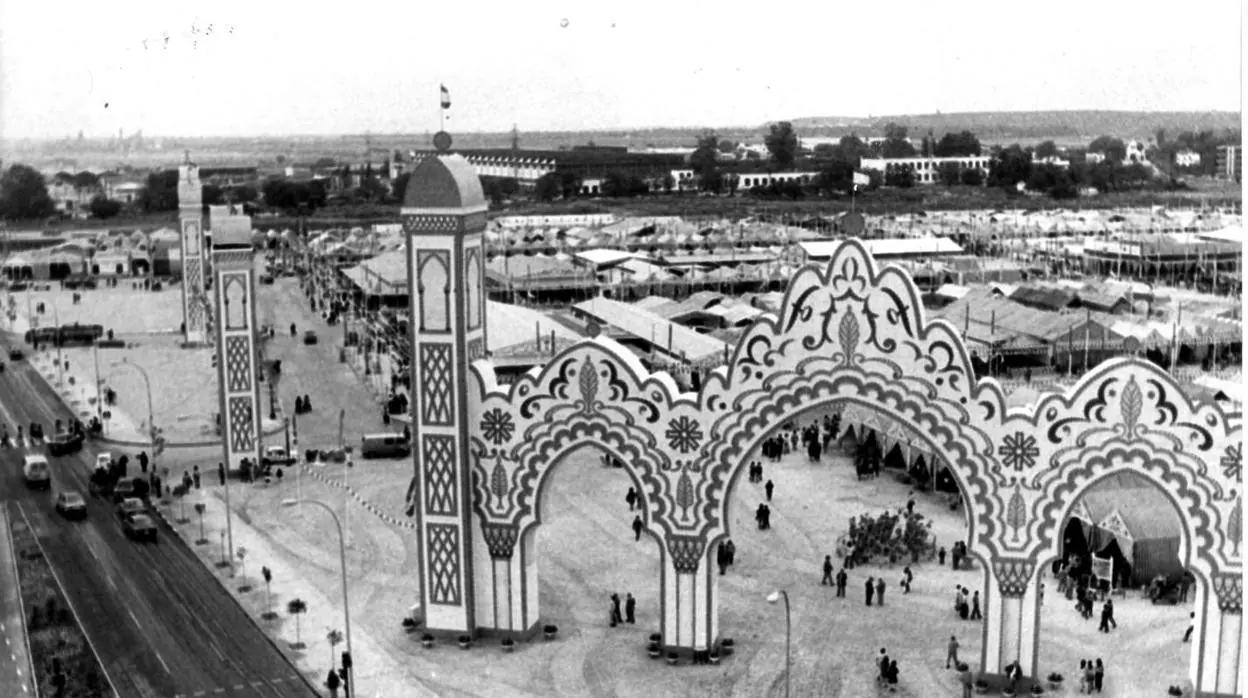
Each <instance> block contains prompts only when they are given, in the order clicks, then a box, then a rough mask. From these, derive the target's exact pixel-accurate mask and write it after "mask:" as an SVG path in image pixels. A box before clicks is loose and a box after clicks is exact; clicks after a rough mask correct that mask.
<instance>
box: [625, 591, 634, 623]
mask: <svg viewBox="0 0 1248 698" xmlns="http://www.w3.org/2000/svg"><path fill="white" fill-rule="evenodd" d="M624 622H625V623H633V624H636V623H637V599H634V598H633V595H632V594H629V595H628V598H627V599H625V600H624Z"/></svg>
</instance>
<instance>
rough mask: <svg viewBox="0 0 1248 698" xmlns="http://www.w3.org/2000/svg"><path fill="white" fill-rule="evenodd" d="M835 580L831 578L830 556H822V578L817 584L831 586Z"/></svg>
mask: <svg viewBox="0 0 1248 698" xmlns="http://www.w3.org/2000/svg"><path fill="white" fill-rule="evenodd" d="M834 583H835V581H834V580H833V579H832V556H831V555H824V556H823V579H821V580H819V586H831V585H832V584H834Z"/></svg>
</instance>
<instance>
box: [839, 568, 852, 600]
mask: <svg viewBox="0 0 1248 698" xmlns="http://www.w3.org/2000/svg"><path fill="white" fill-rule="evenodd" d="M848 585H849V575H848V574H847V573H846V572H845V570H844V569H843V568H842V569H841V571H840V572H837V573H836V595H837V596H840V597H842V598H844V597H845V587H846V586H848Z"/></svg>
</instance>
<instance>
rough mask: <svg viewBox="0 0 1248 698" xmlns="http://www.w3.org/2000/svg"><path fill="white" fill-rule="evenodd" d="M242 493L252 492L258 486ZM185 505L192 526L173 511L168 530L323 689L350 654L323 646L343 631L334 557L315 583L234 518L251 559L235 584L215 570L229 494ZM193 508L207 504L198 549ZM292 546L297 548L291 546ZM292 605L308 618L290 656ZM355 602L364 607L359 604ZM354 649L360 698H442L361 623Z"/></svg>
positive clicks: (286, 550) (285, 550)
mask: <svg viewBox="0 0 1248 698" xmlns="http://www.w3.org/2000/svg"><path fill="white" fill-rule="evenodd" d="M231 486H232V487H239V486H240V485H239V484H236V483H231ZM242 486H243V487H254V486H256V485H250V486H249V485H242ZM188 499H190V500H191V502H188V503H187V505H186V512H187V516H188V517H189V521H188V523H185V524H178V523H177V517H178V515H179V514H180V513H181V512H180V508H179V506H180V505H179V504H178V503H175V504H174V505H173V506H172V507H171V508H170V509H169V510H166V511H169V512H171V513H169V514H166V518H167V519H168V520H169V523H170V525H171V526H172V527H173V528H174V530H176V531H177V532H178V534H179V535H180V536H182V538H184V539H185V540H186V541H187V544H188V545H190V546H191V547H192V549H194V550H195V551H196V553H197V554H198V555H199V557H200V559H201V560H202V561H203V562H204V564H205V565H207V566H208V567H209V568H211V569H215V570H217V577H218V579H220V580H221V582H222V584H224V585H225V587H226V589H227V591H229V593H230V595H231V596H233V597H234V598H235V599H237V600H238V602H239V604H240V605H241V606H242V607H243V608H244V610H246V611H247V612H248V613H249V614H250V615H251V616H252V617H254V618H256V619H257V621H258V623H259V625H260V626H261V627H262V628H263V629H264V630H265V632H266V633H268V634H269V635H270V636H271V637H273V638H275V639H276V640H277V641H278V645H279V647H281V648H282V650H283V651H284V652H286V654H287V655H288V656H290V657H292V659H293V660H294V662H295V664H296V666H297V667H298V668H299V670H300V671H301V672H302V673H304V674H305V675H307V676H310V677H312V678H313V679H314V682H315V683H316V684H317V685H318V686H320V685H322V684H323V683H324V681H325V676H326V674H327V673H328V671H329V666H330V665H329V662H330V658H331V657H333V660H334V664H335V665H337V664H338V662H339V661H340V657H341V653H342V652H343V651H344V650H345V649H346V646H345V644H339V645H338V646H336V647H332V648H331V646H330V644H329V641H328V640H327V639H326V635H327V633H328V631H329V629H330V628H333V629H336V630H342V629H343V615H342V609H341V608H340V606H339V605H340V604H341V603H342V586H341V582H340V579H341V577H340V576H339V575H340V569H341V568H340V567H339V563H338V560H337V559H336V557H335V559H332V560H330V559H326V560H324V561H323V567H324V574H323V576H322V577H321V579H320V580H318V581H317V582H313V581H310V580H308V579H306V578H304V577H303V576H302V575H300V574H299V572H298V570H297V569H296V568H295V566H294V565H293V564H291V562H289V558H290V557H291V556H292V554H293V555H298V554H299V553H297V552H296V551H295V550H292V549H290V547H287V545H285V544H272V543H270V541H269V539H267V538H266V536H265V535H264V534H262V533H261V532H260V531H258V530H257V529H256V527H255V526H253V525H252V523H251V522H250V520H248V519H247V518H245V517H242V516H237V515H236V516H234V517H233V519H232V521H231V526H232V532H233V538H234V548H235V550H246V551H247V552H246V556H245V558H244V560H243V565H242V567H243V569H242V570H241V573H240V571H239V570H238V569H237V568H238V566H239V565H238V560H237V559H236V560H235V575H234V576H231V574H230V572H231V571H230V569H228V568H225V569H223V568H221V567H219V566H218V565H219V564H220V563H221V561H222V537H223V535H224V532H225V517H224V515H223V512H224V511H225V497H224V492H223V491H222V490H221V489H220V487H218V486H215V485H214V486H213V487H211V488H207V489H203V490H200V493H199V495H192V496H190V497H188ZM195 501H202V502H203V503H204V504H205V506H206V507H207V508H206V511H205V514H204V517H203V531H204V537H205V540H206V541H207V542H206V543H203V544H200V545H196V540H197V539H199V536H200V522H199V517H198V516H197V515H196V514H195V513H194V502H195ZM301 516H327V515H326V514H325V513H324V512H322V511H313V510H312V509H309V508H307V507H304V508H303V511H299V510H297V509H295V508H291V509H290V510H289V517H290V518H291V523H292V524H294V523H296V522H297V521H298V519H299V518H300V517H301ZM290 545H291V546H294V545H297V543H295V542H294V541H292V542H291V544H290ZM306 554H307V556H308V557H314V556H316V551H307V552H306ZM318 566H321V565H318ZM261 567H268V568H269V570H270V571H271V572H272V579H273V581H272V584H271V585H270V593H271V602H272V609H273V610H274V611H276V612H277V614H278V616H277V617H276V618H274V619H273V620H263V619H261V614H263V613H264V612H265V611H266V610H268V606H266V600H265V588H264V580H263V577H262V576H261V572H260V570H261ZM244 584H247V585H251V586H252V587H253V588H252V589H251V590H250V591H247V592H241V591H239V588H240V587H241V586H243V585H244ZM295 598H299V599H302V600H303V601H304V602H305V603H306V604H307V612H306V613H304V614H303V615H302V616H301V617H300V618H299V620H298V626H299V628H298V639H299V640H300V641H302V642H303V643H304V644H305V645H306V648H304V649H302V650H291V649H289V648H290V644H291V643H293V642H295V639H296V623H295V620H294V619H293V618H291V617H290V615H289V614H287V613H286V604H287V603H288V602H289V601H291V600H292V599H295ZM353 602H354V603H356V604H358V603H359V601H357V600H355V599H353ZM400 618H401V611H400V610H399V609H396V611H395V628H396V632H398V631H399V629H398V623H399V619H400ZM351 644H352V657H353V659H354V663H355V679H356V690H357V691H358V693H357V695H359V696H360V697H361V698H365V697H372V696H376V697H377V698H389V697H391V696H413V697H419V696H430V697H434V696H437V694H436V693H434V692H432V691H429V690H427V689H425V688H424V687H423V686H421V685H420V683H419V682H418V680H417V678H416V677H415V676H414V675H412V674H411V673H410V672H409V669H408V668H407V667H405V666H404V665H403V664H401V663H400V662H398V661H395V660H394V659H393V658H392V656H391V654H390V653H389V652H388V651H386V649H385V648H384V647H383V645H382V643H380V642H379V641H378V640H377V639H376V638H374V637H373V636H372V634H371V633H370V632H369V631H368V630H367V629H366V628H365V627H364V626H363V624H362V623H360V622H359V621H358V620H356V622H354V623H352V626H351ZM325 695H328V690H326V691H325Z"/></svg>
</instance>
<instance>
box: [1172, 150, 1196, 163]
mask: <svg viewBox="0 0 1248 698" xmlns="http://www.w3.org/2000/svg"><path fill="white" fill-rule="evenodd" d="M1174 164H1175V165H1176V166H1178V167H1198V166H1200V153H1198V152H1196V151H1194V150H1180V151H1179V152H1177V153H1175V154H1174Z"/></svg>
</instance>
